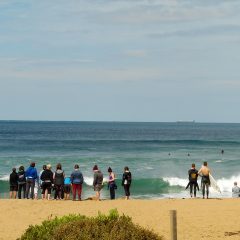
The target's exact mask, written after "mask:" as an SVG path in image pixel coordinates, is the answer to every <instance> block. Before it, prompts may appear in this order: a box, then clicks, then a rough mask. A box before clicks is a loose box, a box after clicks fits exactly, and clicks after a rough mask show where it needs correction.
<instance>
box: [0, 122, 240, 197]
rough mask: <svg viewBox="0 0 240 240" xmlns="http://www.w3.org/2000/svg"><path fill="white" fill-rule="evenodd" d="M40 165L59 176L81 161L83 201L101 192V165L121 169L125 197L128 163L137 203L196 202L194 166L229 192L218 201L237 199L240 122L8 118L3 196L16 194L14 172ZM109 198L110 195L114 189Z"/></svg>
mask: <svg viewBox="0 0 240 240" xmlns="http://www.w3.org/2000/svg"><path fill="white" fill-rule="evenodd" d="M222 150H224V152H223V153H222ZM32 161H34V162H35V163H36V167H37V170H38V172H39V171H40V170H41V168H42V165H43V164H48V163H50V164H51V165H52V170H53V171H54V170H55V166H56V164H57V163H61V164H62V166H63V170H64V171H65V174H66V176H70V174H71V172H72V170H73V167H74V165H75V164H79V166H80V170H81V171H82V173H83V176H84V180H85V183H84V186H83V198H87V197H90V196H92V195H94V192H93V189H92V181H93V172H92V167H93V166H94V165H95V164H97V165H98V166H99V168H100V170H101V171H102V172H103V174H104V177H105V179H107V178H108V173H107V169H108V167H109V166H110V167H111V168H112V169H113V171H114V172H115V174H116V176H117V179H118V180H117V185H118V189H117V197H121V196H123V195H124V192H123V189H122V186H121V177H122V173H123V168H124V167H125V166H128V167H129V168H130V171H131V172H132V177H133V182H132V187H131V195H132V198H142V199H158V198H185V197H189V192H188V191H186V190H185V186H186V185H187V183H188V174H187V172H188V169H189V168H190V167H191V164H192V163H196V168H197V169H199V168H200V167H201V165H202V163H203V161H207V162H208V164H209V167H210V169H211V172H212V175H213V176H214V178H215V179H216V181H217V183H218V185H219V187H220V188H221V191H222V193H221V194H220V193H217V192H214V190H213V189H211V193H210V196H211V197H230V196H231V188H232V186H233V182H234V181H238V182H239V184H240V124H220V123H216V124H215V123H195V122H176V123H135V122H48V121H46V122H38V121H35V122H31V121H0V196H1V197H3V196H4V193H7V192H8V191H9V183H8V179H9V174H10V173H11V169H12V168H13V167H17V168H18V167H19V166H20V165H23V166H24V167H25V169H26V168H27V167H28V166H29V164H30V163H31V162H32ZM199 185H200V179H199ZM102 194H103V198H109V192H108V190H107V185H105V187H104V188H103V191H102ZM198 196H199V197H200V196H201V195H200V192H199V193H198Z"/></svg>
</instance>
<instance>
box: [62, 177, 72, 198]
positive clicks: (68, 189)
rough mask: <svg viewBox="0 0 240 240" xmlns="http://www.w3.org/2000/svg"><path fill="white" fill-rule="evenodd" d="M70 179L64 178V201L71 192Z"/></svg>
mask: <svg viewBox="0 0 240 240" xmlns="http://www.w3.org/2000/svg"><path fill="white" fill-rule="evenodd" d="M71 184H72V183H71V178H70V177H66V178H65V179H64V200H69V199H70V192H71Z"/></svg>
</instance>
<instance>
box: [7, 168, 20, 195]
mask: <svg viewBox="0 0 240 240" xmlns="http://www.w3.org/2000/svg"><path fill="white" fill-rule="evenodd" d="M16 171H17V170H16V168H13V169H12V173H11V174H10V177H9V183H10V193H9V198H13V199H16V197H17V191H18V175H17V172H16Z"/></svg>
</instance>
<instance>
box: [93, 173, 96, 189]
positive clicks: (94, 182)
mask: <svg viewBox="0 0 240 240" xmlns="http://www.w3.org/2000/svg"><path fill="white" fill-rule="evenodd" d="M96 183H97V174H96V173H94V175H93V186H95V185H96Z"/></svg>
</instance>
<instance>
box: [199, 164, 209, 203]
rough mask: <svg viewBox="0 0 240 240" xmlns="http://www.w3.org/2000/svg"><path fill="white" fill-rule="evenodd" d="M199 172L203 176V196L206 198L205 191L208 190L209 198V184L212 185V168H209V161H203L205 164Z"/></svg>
mask: <svg viewBox="0 0 240 240" xmlns="http://www.w3.org/2000/svg"><path fill="white" fill-rule="evenodd" d="M198 174H199V175H200V176H201V177H202V182H201V186H202V194H203V198H205V191H206V194H207V198H208V195H209V186H210V178H209V174H210V169H209V168H208V164H207V162H203V166H202V167H201V169H200V170H199V171H198Z"/></svg>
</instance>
